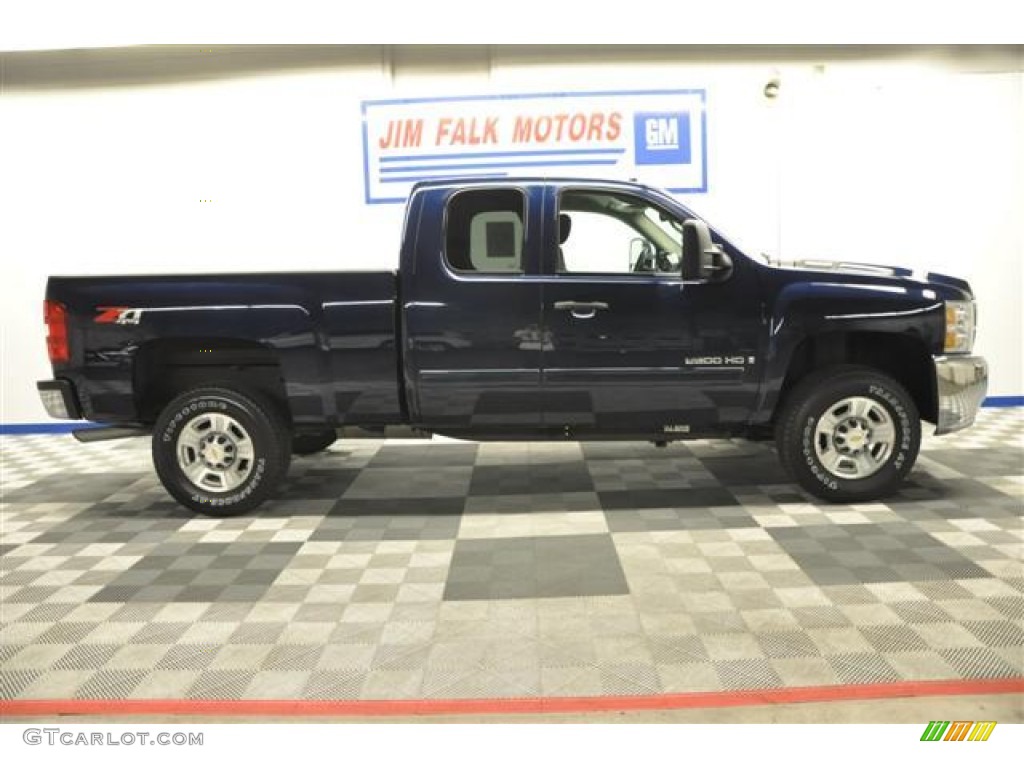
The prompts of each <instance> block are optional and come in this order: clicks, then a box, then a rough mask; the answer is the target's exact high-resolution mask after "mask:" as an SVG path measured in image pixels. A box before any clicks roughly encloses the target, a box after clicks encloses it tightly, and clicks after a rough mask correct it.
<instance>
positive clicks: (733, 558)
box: [0, 409, 1024, 699]
mask: <svg viewBox="0 0 1024 768" xmlns="http://www.w3.org/2000/svg"><path fill="white" fill-rule="evenodd" d="M0 445H2V451H3V454H2V459H3V466H2V469H3V475H2V491H3V498H2V504H0V513H2V523H0V555H2V563H0V564H2V569H0V601H2V602H0V614H2V615H0V619H2V629H0V664H2V667H0V696H2V697H3V698H6V699H12V698H29V699H50V698H54V699H56V698H60V699H64V698H83V699H120V698H150V699H152V698H175V699H177V698H194V699H211V698H216V699H232V698H244V699H260V698H274V699H290V698H305V699H401V698H460V697H525V696H581V695H602V694H618V695H621V694H652V693H674V692H686V691H714V690H723V689H725V690H727V689H750V688H774V687H781V686H808V685H831V684H842V683H868V682H885V681H900V680H941V679H965V678H986V677H1020V676H1022V675H1024V661H1022V648H1024V594H1022V593H1024V565H1022V548H1024V532H1022V526H1021V511H1022V503H1021V499H1022V497H1024V409H1000V410H992V411H985V412H983V414H982V416H981V419H980V422H979V424H978V425H977V426H976V427H975V428H974V429H973V430H971V431H970V432H968V433H966V434H964V435H960V436H951V437H948V438H943V439H932V438H928V439H926V443H925V446H924V450H923V453H922V457H921V459H920V462H919V463H918V466H917V468H916V469H915V471H914V473H913V474H912V476H911V478H910V481H909V482H908V483H907V485H906V486H905V488H904V489H903V490H902V491H901V492H900V494H899V495H898V496H896V497H895V498H892V499H888V500H886V501H885V502H884V503H873V504H860V505H853V506H826V505H822V504H819V503H817V502H816V501H815V500H814V499H813V498H811V497H809V496H807V495H806V494H805V493H803V492H802V491H801V490H800V489H799V488H797V487H796V486H795V485H793V484H792V483H790V482H788V481H787V480H786V478H785V477H784V475H783V474H782V472H781V470H780V469H779V466H778V463H777V462H776V460H775V457H774V454H773V453H772V452H771V451H770V450H769V449H767V448H765V447H762V446H757V445H752V444H747V443H742V442H732V441H697V442H692V443H687V444H678V445H673V446H670V447H668V448H666V449H657V448H655V447H653V446H650V445H647V444H636V443H629V444H615V443H604V444H578V443H560V444H535V443H531V444H480V445H476V444H468V443H454V442H431V443H423V442H417V443H378V442H353V443H338V444H336V445H335V446H334V447H333V448H332V449H331V450H330V451H328V452H326V453H324V454H322V455H320V456H317V457H314V458H307V459H302V458H296V459H295V461H294V463H293V465H292V470H291V474H290V477H289V480H288V486H287V488H286V489H285V491H284V492H283V493H282V495H281V496H280V498H279V499H278V500H277V501H275V502H273V503H270V504H267V505H265V506H264V507H263V508H262V509H260V510H259V511H258V512H257V513H254V514H251V515H248V516H245V517H241V518H234V519H226V520H213V519H207V518H193V517H192V516H191V515H190V514H188V513H186V512H185V511H184V510H182V509H181V508H179V507H177V506H176V505H175V504H174V503H173V502H172V501H170V500H169V498H168V497H167V496H166V495H165V494H164V492H163V490H162V489H161V488H160V486H159V485H158V483H157V481H156V478H155V476H154V475H153V473H152V470H151V469H150V459H149V451H148V443H147V441H145V440H129V441H122V442H117V443H101V444H96V445H79V444H77V443H75V442H74V441H73V440H72V439H71V438H70V437H63V436H60V437H58V436H30V437H5V438H3V439H2V440H0Z"/></svg>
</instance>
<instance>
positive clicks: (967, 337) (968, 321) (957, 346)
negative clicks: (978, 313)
mask: <svg viewBox="0 0 1024 768" xmlns="http://www.w3.org/2000/svg"><path fill="white" fill-rule="evenodd" d="M973 346H974V302H973V301H947V302H946V342H945V344H944V345H943V351H944V352H949V353H958V352H970V351H971V347H973Z"/></svg>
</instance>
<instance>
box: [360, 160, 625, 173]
mask: <svg viewBox="0 0 1024 768" xmlns="http://www.w3.org/2000/svg"><path fill="white" fill-rule="evenodd" d="M617 162H619V161H618V160H527V161H525V162H516V161H513V162H510V163H500V162H499V163H460V164H458V165H403V166H402V167H401V168H381V169H380V172H381V173H407V172H409V171H458V170H462V169H463V168H527V167H531V168H537V167H540V166H550V165H615V164H616V163H617Z"/></svg>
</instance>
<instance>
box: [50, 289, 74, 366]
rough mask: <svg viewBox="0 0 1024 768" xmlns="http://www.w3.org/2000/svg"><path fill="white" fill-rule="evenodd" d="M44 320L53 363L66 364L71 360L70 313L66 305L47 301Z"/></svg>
mask: <svg viewBox="0 0 1024 768" xmlns="http://www.w3.org/2000/svg"><path fill="white" fill-rule="evenodd" d="M43 318H44V319H45V320H46V331H47V336H46V351H47V352H49V354H50V362H51V363H66V362H68V361H69V360H70V359H71V353H70V351H69V350H68V313H67V310H66V309H64V305H63V304H61V303H60V302H57V301H50V300H49V299H47V300H46V301H44V302H43Z"/></svg>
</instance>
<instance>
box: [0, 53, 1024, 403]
mask: <svg viewBox="0 0 1024 768" xmlns="http://www.w3.org/2000/svg"><path fill="white" fill-rule="evenodd" d="M187 50H188V51H191V50H193V49H187ZM322 51H323V52H322V53H321V49H308V50H307V51H300V52H299V53H300V55H301V56H302V57H303V58H302V66H279V67H275V66H274V61H275V59H274V56H277V55H278V54H276V53H275V54H263V58H259V57H257V59H256V60H254V61H255V63H252V64H246V65H239V66H234V67H233V66H232V62H233V61H237V60H238V56H239V55H241V54H237V55H236V58H235V59H231V58H230V57H228V58H223V57H222V58H220V59H216V62H215V63H211V64H210V65H206V64H205V62H204V60H198V61H197V62H195V63H192V64H189V65H188V66H187V67H182V66H181V61H182V56H183V55H184V54H183V52H182V51H181V50H180V49H153V50H147V49H140V50H132V49H128V50H127V51H125V50H118V51H110V52H106V53H104V52H103V51H100V52H93V53H92V54H91V55H90V58H89V59H88V62H87V63H88V68H87V69H83V67H82V66H80V64H81V60H78V59H75V58H74V57H72V58H70V59H57V60H56V61H57V63H56V64H54V60H53V59H52V58H51V59H46V58H40V59H37V60H36V59H28V61H27V63H26V61H25V58H24V57H30V56H32V54H0V56H3V57H4V58H5V61H4V62H0V64H4V65H6V66H3V67H0V72H3V73H5V74H4V75H3V76H4V78H5V83H4V85H5V90H4V91H0V93H2V96H0V152H2V162H0V260H2V262H0V263H2V264H3V281H2V285H0V296H2V299H3V317H2V320H3V328H2V330H3V337H2V350H0V362H2V365H3V377H2V385H3V392H2V413H0V423H12V422H37V421H45V420H46V417H45V414H44V412H43V411H42V409H41V406H39V405H38V403H37V398H36V394H35V387H34V381H35V380H36V379H38V378H45V377H47V376H49V366H48V363H47V361H46V354H45V349H44V344H43V337H44V329H43V325H42V318H41V299H42V295H43V288H44V284H45V279H46V276H47V275H49V274H104V273H126V272H139V273H142V272H149V273H157V272H193V271H253V270H344V269H373V268H391V267H394V266H395V265H396V262H397V257H398V240H399V235H400V226H401V209H400V207H399V206H381V205H377V206H366V205H365V204H364V202H363V188H362V148H361V134H360V129H361V122H360V120H361V118H360V102H361V101H362V100H364V99H378V98H387V97H390V96H396V95H403V96H404V95H416V94H426V95H431V96H441V95H458V94H475V93H484V92H494V93H502V92H524V91H534V90H535V91H545V92H549V91H562V90H568V91H571V90H596V89H601V90H609V89H615V88H623V89H627V88H628V89H639V88H665V87H670V88H684V87H699V88H706V89H707V92H708V136H709V157H708V168H709V192H708V193H707V194H702V195H691V196H688V197H687V199H686V202H687V203H688V204H690V205H691V206H692V207H694V208H695V209H696V210H698V211H699V212H701V213H702V214H704V215H706V216H707V217H708V218H709V219H710V220H711V221H712V222H714V223H716V224H718V225H719V226H721V227H722V228H723V229H724V230H725V231H726V232H727V233H730V234H731V235H736V236H738V240H739V241H740V242H741V243H744V244H748V243H752V244H753V245H754V246H755V247H756V248H760V249H763V250H767V251H770V252H772V253H776V254H780V255H781V256H783V257H784V258H787V259H790V258H802V257H825V258H844V259H856V260H860V261H876V262H879V263H891V264H901V265H905V266H909V267H914V268H918V269H931V270H935V271H943V272H947V273H950V274H954V275H958V276H963V277H966V278H968V279H969V280H970V281H971V283H972V285H973V286H974V288H975V291H976V293H977V294H978V300H979V305H980V320H981V329H980V332H979V338H978V343H977V347H976V349H977V350H978V351H979V352H980V353H981V354H984V355H986V356H987V357H988V358H989V361H990V364H991V367H992V385H991V388H990V393H991V394H997V395H1019V394H1024V374H1022V350H1024V329H1022V323H1021V302H1022V298H1024V296H1022V293H1024V291H1022V287H1024V274H1022V266H1021V265H1022V262H1024V234H1022V226H1021V224H1020V215H1021V211H1024V141H1022V140H1021V137H1022V136H1024V66H1022V63H1021V62H1022V56H1021V54H1020V52H1019V50H1017V51H1010V52H1003V53H995V54H994V53H991V52H989V53H986V54H984V55H979V56H977V57H970V56H964V55H963V54H950V53H948V52H946V51H924V52H914V53H913V54H912V55H910V54H901V55H887V56H884V57H882V56H880V55H879V53H878V52H877V50H874V49H872V50H867V51H865V52H863V53H862V54H861V55H858V54H857V51H856V50H850V49H847V50H845V51H844V52H842V54H838V53H836V52H835V51H832V50H823V51H822V52H821V54H820V55H815V54H814V53H813V52H808V51H807V50H806V49H803V50H800V51H797V52H793V51H789V52H787V51H784V50H783V51H780V52H778V53H774V52H765V51H760V52H757V53H751V52H737V53H735V54H731V53H730V52H728V51H726V52H722V51H717V52H716V53H715V55H716V57H717V58H715V60H714V61H713V62H711V63H709V62H708V61H707V60H705V59H706V57H705V56H700V55H698V54H697V53H695V52H693V50H692V49H691V50H674V51H673V50H669V51H664V50H662V51H660V52H658V53H657V55H650V54H646V53H644V52H642V51H640V52H638V51H636V50H634V49H625V50H622V51H612V52H609V51H606V50H602V51H590V50H588V49H579V48H577V49H573V50H571V51H559V50H557V49H509V48H498V49H485V48H466V49H460V50H459V51H457V52H455V53H452V52H445V51H437V50H430V49H426V50H424V49H397V50H396V49H385V48H380V49H372V48H364V49H360V51H359V52H358V55H342V56H338V55H336V54H335V53H332V52H331V51H330V49H326V48H325V49H322ZM292 53H294V51H292ZM12 56H18V57H22V58H19V59H18V60H17V61H15V60H14V59H12V58H11V57H12ZM161 57H163V61H164V62H165V63H166V66H165V67H161V61H162V59H161ZM76 61H77V62H78V64H77V65H76ZM211 61H212V60H211ZM246 61H249V60H248V59H247V60H246ZM12 65H14V66H12ZM44 65H45V66H44ZM46 66H49V67H51V69H50V70H47V69H46ZM207 66H208V69H204V67H207ZM53 67H56V69H55V70H54V69H53ZM61 67H63V69H61ZM179 70H180V71H181V72H182V76H181V77H180V78H178V81H175V78H174V76H173V73H174V72H176V71H179ZM12 72H13V74H12ZM54 72H56V74H54ZM169 72H170V73H171V75H168V73H169ZM83 73H84V74H83ZM776 76H777V77H778V78H779V79H780V81H781V91H780V95H779V98H777V99H775V100H768V99H766V98H765V97H764V95H763V92H762V89H763V86H764V84H765V82H766V81H767V80H768V79H770V78H771V77H776Z"/></svg>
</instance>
